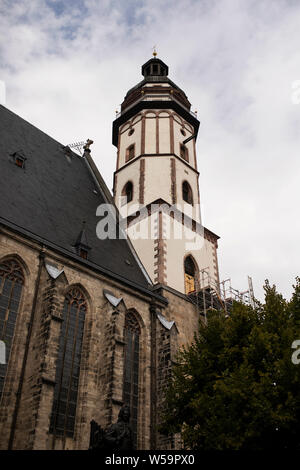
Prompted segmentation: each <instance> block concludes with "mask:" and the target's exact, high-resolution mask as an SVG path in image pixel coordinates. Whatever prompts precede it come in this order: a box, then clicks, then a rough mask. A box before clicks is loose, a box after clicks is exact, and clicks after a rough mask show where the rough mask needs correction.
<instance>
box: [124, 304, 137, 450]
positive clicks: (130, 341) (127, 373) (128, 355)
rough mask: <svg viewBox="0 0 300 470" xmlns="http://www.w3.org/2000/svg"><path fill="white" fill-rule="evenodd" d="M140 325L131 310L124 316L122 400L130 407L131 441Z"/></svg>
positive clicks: (135, 420) (134, 434) (133, 428)
mask: <svg viewBox="0 0 300 470" xmlns="http://www.w3.org/2000/svg"><path fill="white" fill-rule="evenodd" d="M140 334H141V330H140V326H139V323H138V321H137V319H136V316H135V315H134V313H133V312H128V313H127V314H126V317H125V332H124V337H125V358H124V383H123V401H124V404H126V405H128V406H129V407H130V424H131V428H132V432H133V441H134V444H135V446H136V442H137V427H138V426H137V424H138V401H139V364H140Z"/></svg>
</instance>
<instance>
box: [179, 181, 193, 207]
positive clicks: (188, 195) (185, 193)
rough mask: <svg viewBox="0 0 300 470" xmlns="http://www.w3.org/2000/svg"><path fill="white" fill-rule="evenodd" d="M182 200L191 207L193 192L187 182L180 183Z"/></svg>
mask: <svg viewBox="0 0 300 470" xmlns="http://www.w3.org/2000/svg"><path fill="white" fill-rule="evenodd" d="M182 199H183V200H184V201H185V202H187V203H188V204H191V205H193V192H192V188H191V187H190V185H189V183H188V182H187V181H184V182H183V183H182Z"/></svg>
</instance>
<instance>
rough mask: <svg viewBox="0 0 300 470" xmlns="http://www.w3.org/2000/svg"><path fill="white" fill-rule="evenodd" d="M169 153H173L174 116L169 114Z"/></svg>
mask: <svg viewBox="0 0 300 470" xmlns="http://www.w3.org/2000/svg"><path fill="white" fill-rule="evenodd" d="M170 153H174V117H173V116H170Z"/></svg>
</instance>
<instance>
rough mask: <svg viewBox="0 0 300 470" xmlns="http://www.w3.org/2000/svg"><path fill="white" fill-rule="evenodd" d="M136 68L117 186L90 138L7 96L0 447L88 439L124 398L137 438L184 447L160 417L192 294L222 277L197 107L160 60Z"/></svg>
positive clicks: (119, 120) (156, 445)
mask: <svg viewBox="0 0 300 470" xmlns="http://www.w3.org/2000/svg"><path fill="white" fill-rule="evenodd" d="M142 74H143V80H142V81H141V82H140V83H138V85H136V86H135V87H134V88H132V89H131V90H129V91H128V93H127V94H126V96H125V99H124V101H123V103H122V105H121V112H120V113H119V115H118V116H117V117H116V120H115V121H114V123H113V144H114V145H115V146H116V148H117V163H116V171H115V173H114V191H113V193H114V194H113V196H112V195H111V194H110V192H109V190H108V189H107V187H106V185H105V183H104V181H103V179H102V177H101V175H100V173H99V171H98V170H97V167H96V165H95V163H94V161H93V159H92V156H91V150H90V148H89V147H90V146H89V144H87V145H86V146H85V149H84V154H83V156H79V155H78V154H76V153H74V152H73V151H72V150H71V149H70V148H69V147H67V146H64V145H62V144H60V143H59V142H57V141H55V140H54V139H52V138H51V137H49V136H48V135H46V134H44V133H43V132H42V131H40V130H39V129H37V128H36V127H34V126H32V125H31V124H29V123H28V122H26V121H24V120H23V119H22V118H20V117H19V116H17V115H15V114H14V113H12V112H11V111H9V110H8V109H6V108H5V107H3V106H0V174H1V186H0V341H1V342H2V343H1V344H4V345H5V353H6V354H5V360H2V361H0V446H1V449H87V448H88V447H89V434H90V422H91V420H95V421H97V423H99V424H100V425H101V427H102V428H104V429H105V428H107V427H108V426H109V425H111V424H112V423H113V422H115V421H116V419H117V416H118V413H119V411H120V408H121V406H122V405H123V404H128V405H129V407H130V413H131V427H132V430H133V437H134V442H135V446H136V448H137V449H171V448H180V439H179V437H178V436H162V435H160V434H159V433H158V430H157V426H158V425H159V422H160V411H161V409H162V406H163V400H164V391H165V389H166V387H167V384H168V380H169V377H170V371H171V367H172V363H173V361H174V360H175V358H176V351H177V350H178V348H179V347H180V346H181V345H183V344H187V343H188V342H190V341H191V340H192V338H193V334H194V332H195V331H196V330H197V327H198V322H199V321H200V319H201V318H202V315H201V309H199V305H198V302H197V301H195V299H196V300H197V293H198V292H200V291H201V290H202V291H203V289H204V290H205V289H208V288H209V285H210V283H213V284H214V285H215V286H218V284H219V277H218V260H217V240H218V236H216V235H215V234H214V233H213V232H211V231H210V230H208V229H207V228H205V227H203V225H202V222H201V215H200V195H199V184H198V177H199V173H198V169H197V159H196V147H195V141H196V138H197V133H198V128H199V121H198V119H197V116H196V115H195V114H194V113H192V112H191V109H190V108H191V105H190V103H189V101H188V98H187V96H186V95H185V93H184V92H183V91H182V90H181V89H180V88H179V87H178V86H177V85H176V84H175V83H173V82H172V81H171V80H170V79H169V77H168V67H167V65H166V64H165V63H164V62H162V61H161V60H160V59H158V58H156V57H154V58H152V59H150V60H149V61H148V62H146V63H145V64H144V65H143V67H142ZM99 208H100V210H99ZM105 208H106V209H107V210H106V212H105V211H104V209H105ZM109 208H110V209H109ZM105 227H114V230H113V236H105ZM103 233H104V235H103ZM217 290H218V287H216V288H215V291H216V293H217Z"/></svg>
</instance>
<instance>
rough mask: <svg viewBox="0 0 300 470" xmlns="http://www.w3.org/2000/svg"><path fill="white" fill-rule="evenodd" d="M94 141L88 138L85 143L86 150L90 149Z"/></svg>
mask: <svg viewBox="0 0 300 470" xmlns="http://www.w3.org/2000/svg"><path fill="white" fill-rule="evenodd" d="M93 143H94V141H93V140H91V139H87V141H86V144H85V145H84V147H83V148H84V150H90V146H91V145H92V144H93Z"/></svg>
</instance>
